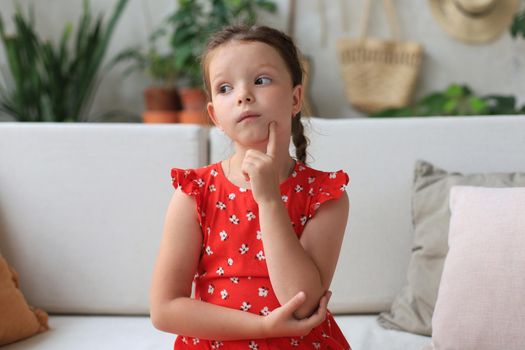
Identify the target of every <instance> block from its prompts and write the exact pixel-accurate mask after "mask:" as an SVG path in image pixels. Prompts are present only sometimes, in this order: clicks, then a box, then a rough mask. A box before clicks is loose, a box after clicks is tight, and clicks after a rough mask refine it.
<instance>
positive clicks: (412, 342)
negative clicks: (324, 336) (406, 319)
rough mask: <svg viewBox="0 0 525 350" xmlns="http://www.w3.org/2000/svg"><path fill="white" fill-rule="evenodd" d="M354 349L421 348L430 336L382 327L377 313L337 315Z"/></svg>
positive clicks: (401, 349) (399, 349) (340, 325)
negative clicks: (378, 321)
mask: <svg viewBox="0 0 525 350" xmlns="http://www.w3.org/2000/svg"><path fill="white" fill-rule="evenodd" d="M335 320H336V321H337V324H338V325H339V328H341V331H342V332H343V334H344V335H345V337H346V339H347V340H348V342H349V343H350V345H351V346H352V350H375V349H381V350H421V349H422V348H423V346H425V345H426V344H428V342H429V341H430V337H427V336H422V335H417V334H413V333H408V332H402V331H397V330H389V329H384V328H382V327H381V326H380V325H379V324H378V323H377V314H372V315H335Z"/></svg>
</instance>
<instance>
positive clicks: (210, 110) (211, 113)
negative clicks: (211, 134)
mask: <svg viewBox="0 0 525 350" xmlns="http://www.w3.org/2000/svg"><path fill="white" fill-rule="evenodd" d="M206 109H207V110H208V115H209V116H210V119H211V121H212V122H213V124H215V126H216V127H218V128H219V129H220V130H222V127H221V125H220V124H219V122H218V120H217V116H216V115H215V109H214V108H213V103H211V102H208V104H207V105H206Z"/></svg>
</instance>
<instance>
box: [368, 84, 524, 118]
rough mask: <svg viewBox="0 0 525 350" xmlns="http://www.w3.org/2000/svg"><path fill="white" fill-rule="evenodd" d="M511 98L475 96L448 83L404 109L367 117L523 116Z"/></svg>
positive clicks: (386, 111)
mask: <svg viewBox="0 0 525 350" xmlns="http://www.w3.org/2000/svg"><path fill="white" fill-rule="evenodd" d="M523 113H525V105H523V106H522V107H519V106H518V105H517V104H516V98H515V97H514V96H502V95H487V96H476V95H475V94H474V93H473V92H472V90H471V89H470V88H469V87H468V86H466V85H459V84H451V85H450V86H449V87H447V88H446V89H445V90H444V91H438V92H434V93H431V94H429V95H427V96H425V97H423V98H421V99H420V100H419V101H417V102H416V103H414V104H412V105H411V106H408V107H403V108H392V109H386V110H383V111H380V112H377V113H374V114H372V115H371V117H411V116H417V117H426V116H436V115H438V116H439V115H440V116H454V115H496V114H499V115H501V114H523Z"/></svg>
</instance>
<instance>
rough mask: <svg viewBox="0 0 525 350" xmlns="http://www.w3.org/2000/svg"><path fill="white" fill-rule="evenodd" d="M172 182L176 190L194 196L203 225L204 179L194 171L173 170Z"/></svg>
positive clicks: (200, 221)
mask: <svg viewBox="0 0 525 350" xmlns="http://www.w3.org/2000/svg"><path fill="white" fill-rule="evenodd" d="M171 182H172V184H173V187H174V188H175V189H177V188H179V187H180V189H181V190H182V192H184V193H186V194H188V195H190V196H193V197H194V198H195V202H196V205H197V208H196V209H197V214H198V217H199V224H200V225H201V227H202V224H203V216H204V215H205V214H204V213H203V207H202V189H203V188H204V184H205V182H204V179H202V178H201V177H200V176H199V174H198V173H197V172H196V171H195V170H193V169H178V168H172V169H171Z"/></svg>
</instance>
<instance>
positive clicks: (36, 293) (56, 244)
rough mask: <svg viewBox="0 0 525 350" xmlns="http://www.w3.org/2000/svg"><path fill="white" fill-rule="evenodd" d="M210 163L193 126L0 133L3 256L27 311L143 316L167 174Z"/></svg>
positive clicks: (168, 190) (201, 132)
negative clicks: (13, 272)
mask: <svg viewBox="0 0 525 350" xmlns="http://www.w3.org/2000/svg"><path fill="white" fill-rule="evenodd" d="M206 162H207V130H205V129H203V128H201V127H198V126H193V125H140V124H60V123H58V124H57V123H52V124H48V123H35V124H27V123H0V252H1V253H2V254H3V255H4V256H5V257H6V258H7V260H8V262H9V263H10V264H11V265H13V267H14V268H15V269H16V270H17V272H18V274H19V275H20V284H21V288H22V291H23V293H24V295H25V296H26V298H27V299H28V301H29V302H30V303H31V304H32V305H38V306H39V307H42V308H43V309H44V310H46V311H48V312H52V313H100V314H147V313H148V311H149V307H148V292H149V286H150V283H151V271H152V268H153V264H154V259H155V257H156V255H157V251H158V246H159V243H160V238H161V232H162V226H163V221H164V214H165V210H166V208H167V206H168V203H169V200H170V198H171V195H172V193H173V188H172V185H171V176H170V168H171V167H173V166H174V165H176V166H179V167H189V168H191V167H200V166H203V165H205V164H206Z"/></svg>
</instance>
